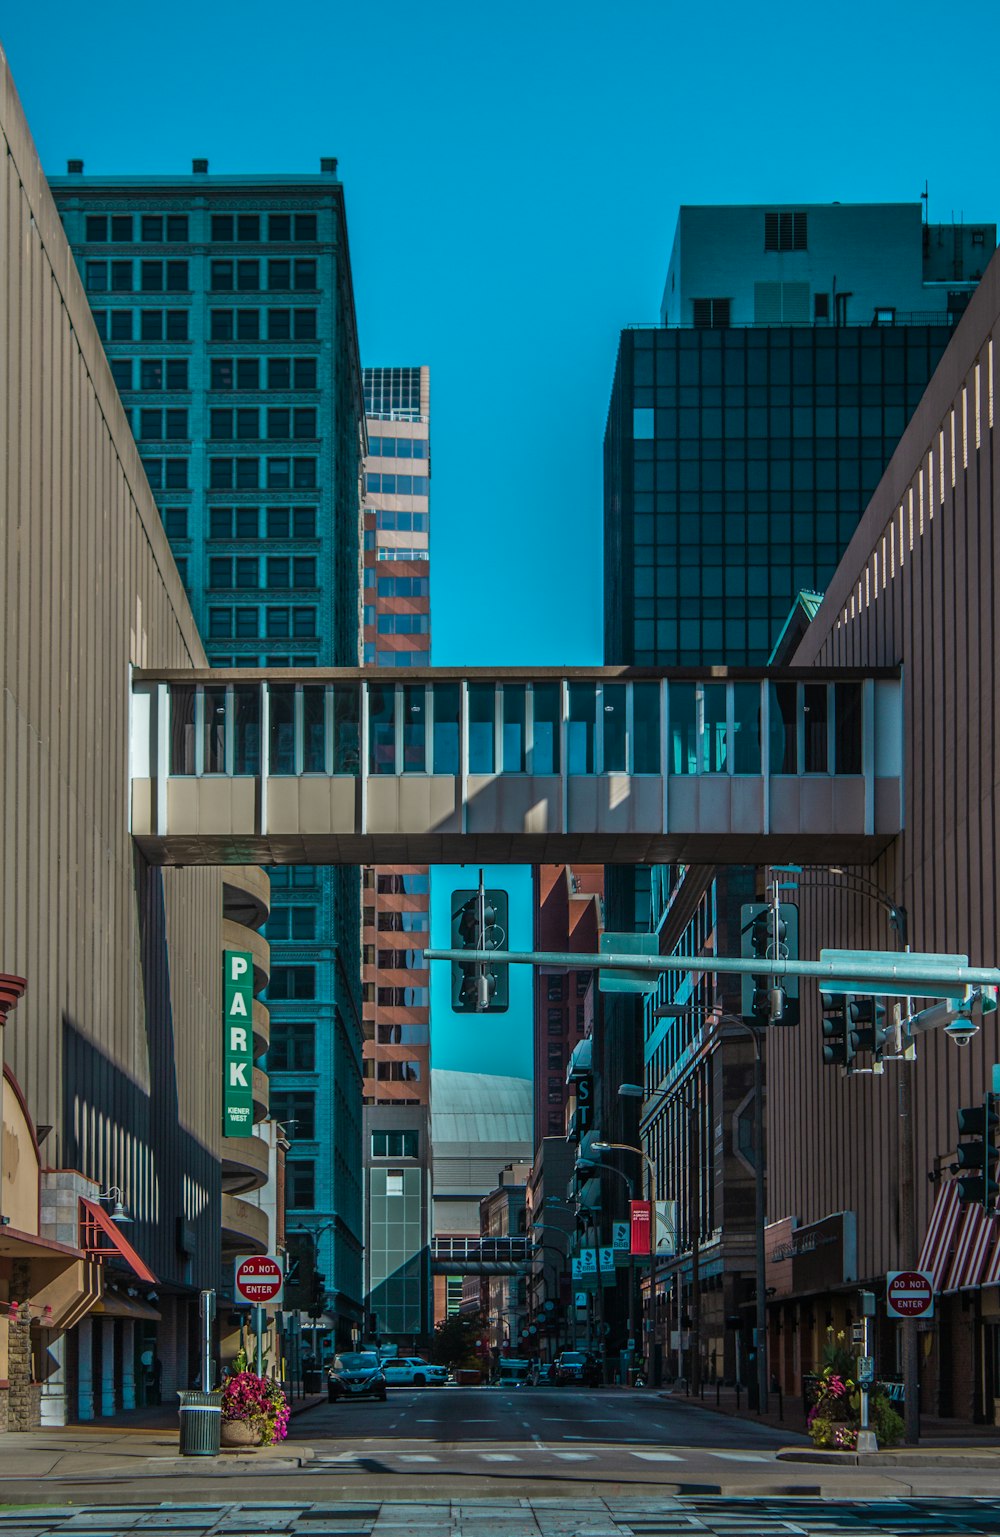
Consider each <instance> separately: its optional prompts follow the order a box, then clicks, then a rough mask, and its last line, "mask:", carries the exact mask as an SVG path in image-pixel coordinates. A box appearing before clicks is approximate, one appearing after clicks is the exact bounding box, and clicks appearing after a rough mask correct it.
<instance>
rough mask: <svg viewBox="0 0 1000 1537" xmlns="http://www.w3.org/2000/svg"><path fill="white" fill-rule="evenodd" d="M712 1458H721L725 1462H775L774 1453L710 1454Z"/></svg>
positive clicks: (711, 1452)
mask: <svg viewBox="0 0 1000 1537" xmlns="http://www.w3.org/2000/svg"><path fill="white" fill-rule="evenodd" d="M709 1456H710V1457H721V1458H722V1460H723V1462H773V1461H774V1453H773V1452H713V1451H710V1452H709Z"/></svg>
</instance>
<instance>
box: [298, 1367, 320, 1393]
mask: <svg viewBox="0 0 1000 1537" xmlns="http://www.w3.org/2000/svg"><path fill="white" fill-rule="evenodd" d="M302 1391H303V1393H322V1391H323V1373H322V1372H321V1371H320V1370H319V1368H318V1367H317V1368H314V1369H312V1370H310V1371H305V1372H303V1373H302Z"/></svg>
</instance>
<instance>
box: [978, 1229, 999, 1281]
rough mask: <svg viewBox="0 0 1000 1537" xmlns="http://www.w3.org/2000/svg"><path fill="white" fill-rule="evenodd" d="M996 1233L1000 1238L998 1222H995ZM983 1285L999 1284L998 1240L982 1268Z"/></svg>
mask: <svg viewBox="0 0 1000 1537" xmlns="http://www.w3.org/2000/svg"><path fill="white" fill-rule="evenodd" d="M996 1227H997V1235H998V1238H1000V1222H998V1223H997V1224H996ZM982 1285H983V1286H1000V1242H998V1243H997V1246H996V1248H995V1249H994V1250H993V1253H992V1254H991V1256H990V1258H989V1259H988V1260H987V1261H986V1265H985V1267H984V1269H983V1279H982Z"/></svg>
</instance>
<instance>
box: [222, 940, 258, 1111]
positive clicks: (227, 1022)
mask: <svg viewBox="0 0 1000 1537" xmlns="http://www.w3.org/2000/svg"><path fill="white" fill-rule="evenodd" d="M222 964H223V967H224V971H223V988H222V997H223V1024H222V1028H223V1031H224V1032H225V1034H224V1038H223V1048H222V1057H223V1073H224V1075H225V1076H224V1078H223V1083H222V1135H223V1136H224V1137H249V1136H250V1134H251V1132H252V1131H253V956H252V955H251V954H250V951H249V950H225V951H224V952H223V956H222Z"/></svg>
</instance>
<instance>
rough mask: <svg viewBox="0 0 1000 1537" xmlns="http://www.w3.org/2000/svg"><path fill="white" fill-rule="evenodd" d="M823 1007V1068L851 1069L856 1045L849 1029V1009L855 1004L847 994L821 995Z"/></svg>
mask: <svg viewBox="0 0 1000 1537" xmlns="http://www.w3.org/2000/svg"><path fill="white" fill-rule="evenodd" d="M820 1001H821V1003H822V1005H823V1066H824V1067H850V1065H851V1058H852V1057H853V1056H854V1045H853V1042H852V1040H851V1033H852V1032H851V1030H850V1028H849V1023H848V1021H849V1018H850V1014H849V1008H850V1005H851V1003H852V1002H853V1000H852V999H850V998H849V997H848V996H847V994H846V993H821V994H820Z"/></svg>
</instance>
